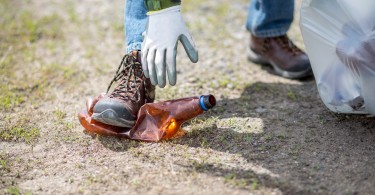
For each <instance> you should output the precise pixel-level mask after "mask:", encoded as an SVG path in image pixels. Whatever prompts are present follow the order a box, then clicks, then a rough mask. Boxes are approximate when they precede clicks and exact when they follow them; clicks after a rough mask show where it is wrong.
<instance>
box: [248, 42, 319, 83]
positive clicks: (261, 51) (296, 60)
mask: <svg viewBox="0 0 375 195" xmlns="http://www.w3.org/2000/svg"><path fill="white" fill-rule="evenodd" d="M248 58H249V60H250V61H252V62H254V63H257V64H264V65H271V66H272V67H273V69H274V71H275V74H277V75H280V76H282V77H285V78H291V79H300V78H304V77H307V76H310V75H312V70H311V65H310V61H309V58H308V57H307V55H306V54H305V53H304V52H303V51H302V50H301V49H299V48H298V47H297V46H295V45H294V44H293V42H292V41H291V40H289V38H288V36H287V35H283V36H279V37H269V38H258V37H255V36H253V35H251V37H250V50H249V53H248Z"/></svg>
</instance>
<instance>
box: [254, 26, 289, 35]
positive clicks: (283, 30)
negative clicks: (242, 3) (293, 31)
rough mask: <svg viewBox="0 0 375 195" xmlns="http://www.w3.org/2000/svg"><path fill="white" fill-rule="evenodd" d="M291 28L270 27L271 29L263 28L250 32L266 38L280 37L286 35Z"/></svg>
mask: <svg viewBox="0 0 375 195" xmlns="http://www.w3.org/2000/svg"><path fill="white" fill-rule="evenodd" d="M288 30H289V27H288V28H279V29H270V30H262V31H258V32H251V31H250V33H251V34H252V35H254V36H256V37H260V38H266V37H278V36H282V35H285V34H286V33H287V32H288Z"/></svg>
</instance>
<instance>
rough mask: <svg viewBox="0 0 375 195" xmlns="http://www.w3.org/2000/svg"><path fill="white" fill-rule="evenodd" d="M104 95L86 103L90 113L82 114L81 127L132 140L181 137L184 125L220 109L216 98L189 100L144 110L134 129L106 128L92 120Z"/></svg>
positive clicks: (157, 104)
mask: <svg viewBox="0 0 375 195" xmlns="http://www.w3.org/2000/svg"><path fill="white" fill-rule="evenodd" d="M103 97H104V95H103V94H101V95H99V96H98V97H96V98H94V99H88V100H87V101H86V109H85V110H82V111H81V112H79V113H78V119H79V121H80V123H81V125H82V126H83V127H84V128H85V129H86V130H87V131H88V132H90V133H94V134H99V135H107V136H116V137H125V138H128V139H132V140H139V141H149V142H158V141H160V140H163V139H171V138H174V137H175V136H176V135H179V134H180V133H181V131H182V130H181V125H182V124H183V123H184V122H186V121H187V120H189V119H192V118H194V117H196V116H198V115H200V114H202V113H203V112H204V111H207V110H208V109H210V108H212V107H213V106H215V105H216V99H215V97H214V96H212V95H207V96H200V97H189V98H182V99H177V100H169V101H165V102H158V103H148V104H145V105H143V106H142V107H141V109H140V110H139V112H138V117H137V121H136V123H135V125H134V127H133V128H131V129H127V128H124V127H116V126H111V125H106V124H103V123H100V122H98V121H95V120H93V119H92V118H91V116H92V114H93V109H94V106H95V104H96V103H97V102H98V101H99V100H100V99H101V98H103Z"/></svg>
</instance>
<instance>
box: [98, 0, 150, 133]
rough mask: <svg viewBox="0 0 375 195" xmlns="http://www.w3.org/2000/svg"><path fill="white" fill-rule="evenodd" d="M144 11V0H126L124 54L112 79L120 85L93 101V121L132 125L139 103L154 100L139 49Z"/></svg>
mask: <svg viewBox="0 0 375 195" xmlns="http://www.w3.org/2000/svg"><path fill="white" fill-rule="evenodd" d="M146 13H147V10H146V8H145V5H144V1H143V0H127V2H126V7H125V35H126V36H125V38H126V54H125V56H124V58H123V59H122V61H121V64H120V67H118V70H117V72H116V75H115V77H114V79H113V80H112V82H114V81H118V82H119V84H118V85H117V86H116V88H115V89H114V90H113V91H112V92H111V93H108V94H106V96H105V97H103V98H102V99H100V100H99V101H98V102H97V103H96V104H95V106H94V110H93V115H92V119H94V120H96V121H99V122H101V123H104V124H108V125H112V126H119V127H125V128H132V127H133V125H134V124H135V121H136V119H137V115H138V111H139V109H140V108H141V106H142V105H144V104H145V103H150V102H153V101H154V98H155V86H153V85H151V81H150V79H148V78H146V77H145V76H144V74H143V70H142V64H141V58H140V52H139V51H140V50H141V48H142V42H143V37H142V33H143V32H144V31H145V29H146V25H147V15H146ZM135 73H137V74H135ZM138 73H140V74H138ZM112 82H111V84H112ZM111 84H110V86H109V87H111Z"/></svg>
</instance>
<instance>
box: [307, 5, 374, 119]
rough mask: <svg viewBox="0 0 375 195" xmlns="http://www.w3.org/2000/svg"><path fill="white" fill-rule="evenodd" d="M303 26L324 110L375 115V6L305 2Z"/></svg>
mask: <svg viewBox="0 0 375 195" xmlns="http://www.w3.org/2000/svg"><path fill="white" fill-rule="evenodd" d="M300 26H301V30H302V35H303V39H304V42H305V46H306V50H307V53H308V55H309V58H310V61H311V65H312V69H313V72H314V76H315V78H316V83H317V86H318V91H319V94H320V96H321V98H322V100H323V102H324V104H325V105H326V106H327V107H328V108H329V109H330V110H332V111H334V112H338V113H357V114H368V113H370V114H375V1H374V0H355V1H354V0H304V1H303V3H302V7H301V19H300Z"/></svg>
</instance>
